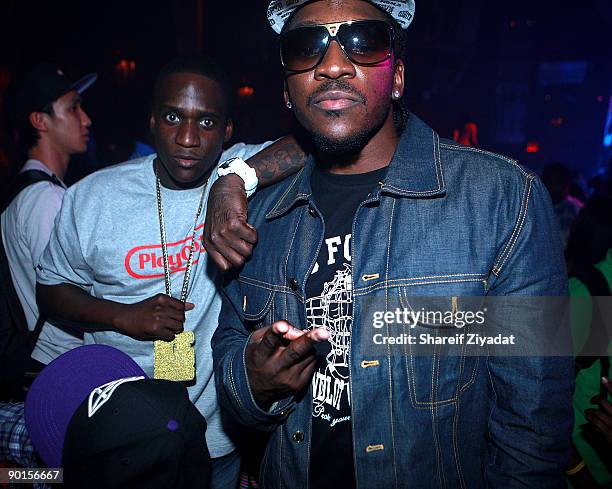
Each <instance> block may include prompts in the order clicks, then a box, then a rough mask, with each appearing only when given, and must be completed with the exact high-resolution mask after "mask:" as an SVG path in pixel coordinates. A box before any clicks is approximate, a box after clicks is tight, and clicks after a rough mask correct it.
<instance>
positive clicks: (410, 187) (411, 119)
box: [266, 114, 446, 219]
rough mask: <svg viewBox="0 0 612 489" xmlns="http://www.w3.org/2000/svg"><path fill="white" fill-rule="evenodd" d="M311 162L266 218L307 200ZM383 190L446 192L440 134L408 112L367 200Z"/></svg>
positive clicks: (415, 195)
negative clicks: (382, 175)
mask: <svg viewBox="0 0 612 489" xmlns="http://www.w3.org/2000/svg"><path fill="white" fill-rule="evenodd" d="M315 164H316V163H315V161H314V158H313V157H312V156H311V157H309V158H308V160H307V161H306V164H305V165H304V168H303V169H302V170H300V171H299V172H298V173H297V174H296V175H295V176H294V177H293V180H292V181H291V183H290V184H289V187H287V189H286V190H285V192H284V193H283V195H282V196H281V197H280V199H278V201H277V202H276V203H275V204H274V205H273V206H272V208H271V209H270V210H269V211H268V213H267V214H266V219H274V218H276V217H279V216H282V215H284V214H286V213H287V212H288V211H289V210H290V209H292V208H293V206H295V205H296V204H297V203H298V202H307V201H308V199H309V198H310V196H311V194H312V190H311V188H310V176H311V174H312V170H313V168H314V165H315ZM383 192H384V193H386V194H390V195H395V196H399V197H412V198H425V197H435V196H438V195H442V194H444V193H445V192H446V186H445V183H444V174H443V171H442V160H441V158H440V137H439V136H438V134H437V133H436V132H435V131H433V130H432V129H431V128H430V127H429V126H427V124H425V123H424V122H423V121H422V120H421V119H419V118H418V117H416V116H415V115H414V114H410V115H409V116H408V121H407V124H406V129H405V130H404V132H403V133H402V136H401V138H400V141H399V143H398V145H397V148H396V150H395V154H394V155H393V158H392V159H391V163H390V164H389V170H388V172H387V176H386V177H385V179H384V181H383V182H380V184H379V186H378V189H377V191H376V192H375V193H374V194H373V195H372V199H371V201H375V200H378V199H380V194H381V193H383Z"/></svg>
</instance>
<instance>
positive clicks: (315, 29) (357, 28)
mask: <svg viewBox="0 0 612 489" xmlns="http://www.w3.org/2000/svg"><path fill="white" fill-rule="evenodd" d="M334 39H335V40H336V41H337V42H338V44H339V45H340V48H341V49H342V51H344V54H346V56H347V58H348V59H349V60H350V61H351V62H353V63H355V64H358V65H365V66H369V65H375V64H378V63H381V62H383V61H385V60H387V59H389V58H390V57H391V53H392V52H393V29H391V27H390V26H389V24H387V23H386V22H384V21H382V20H351V21H348V22H334V23H330V24H317V25H312V26H305V27H298V28H297V29H292V30H290V31H287V32H284V33H283V34H281V36H280V54H281V62H282V64H283V67H284V68H285V69H286V70H287V71H292V72H304V71H309V70H312V69H313V68H316V67H317V65H318V64H319V63H320V62H321V61H322V60H323V58H324V57H325V53H326V52H327V49H328V48H329V45H330V44H331V42H332V40H334Z"/></svg>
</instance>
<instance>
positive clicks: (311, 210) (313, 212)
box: [308, 206, 317, 217]
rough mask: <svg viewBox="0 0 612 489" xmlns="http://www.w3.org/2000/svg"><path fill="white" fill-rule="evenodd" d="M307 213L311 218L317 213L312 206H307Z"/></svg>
mask: <svg viewBox="0 0 612 489" xmlns="http://www.w3.org/2000/svg"><path fill="white" fill-rule="evenodd" d="M308 213H309V214H310V215H311V216H312V217H317V211H315V208H314V207H312V206H308Z"/></svg>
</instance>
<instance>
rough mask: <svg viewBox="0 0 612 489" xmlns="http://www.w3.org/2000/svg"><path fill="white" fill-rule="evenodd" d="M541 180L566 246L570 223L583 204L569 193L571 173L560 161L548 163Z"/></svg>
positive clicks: (570, 228)
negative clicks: (548, 195) (547, 193)
mask: <svg viewBox="0 0 612 489" xmlns="http://www.w3.org/2000/svg"><path fill="white" fill-rule="evenodd" d="M542 181H543V182H544V185H546V188H547V189H548V192H549V193H550V198H551V199H552V203H553V206H554V209H555V216H557V221H558V223H559V229H560V231H561V239H562V240H563V245H564V246H566V245H567V240H568V238H569V234H570V231H571V230H572V223H573V222H574V220H575V219H576V216H577V215H578V212H580V209H581V208H582V206H583V205H584V204H583V203H582V202H581V201H580V200H578V199H577V198H576V197H573V196H572V195H570V193H569V190H570V186H571V184H572V175H571V173H570V171H569V168H568V167H567V166H565V165H563V164H561V163H552V164H550V165H548V166H547V167H546V168H544V172H543V173H542Z"/></svg>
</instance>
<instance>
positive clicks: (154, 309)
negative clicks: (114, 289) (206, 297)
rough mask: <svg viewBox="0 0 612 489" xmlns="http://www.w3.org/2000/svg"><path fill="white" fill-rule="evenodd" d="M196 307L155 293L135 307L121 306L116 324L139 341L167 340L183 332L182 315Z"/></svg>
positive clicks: (183, 316)
mask: <svg viewBox="0 0 612 489" xmlns="http://www.w3.org/2000/svg"><path fill="white" fill-rule="evenodd" d="M194 307H195V306H194V305H193V304H192V303H190V302H181V301H180V300H178V299H174V298H172V297H170V296H168V295H166V294H157V295H155V296H153V297H149V298H148V299H145V300H143V301H140V302H136V303H134V304H121V307H120V309H119V311H118V313H117V318H116V320H115V324H116V326H117V328H118V329H119V330H120V331H121V332H123V333H125V334H127V335H128V336H131V337H132V338H136V339H138V340H167V341H172V340H173V339H174V336H175V335H176V334H178V333H180V332H181V331H183V324H184V323H185V312H186V311H190V310H191V309H193V308H194Z"/></svg>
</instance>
